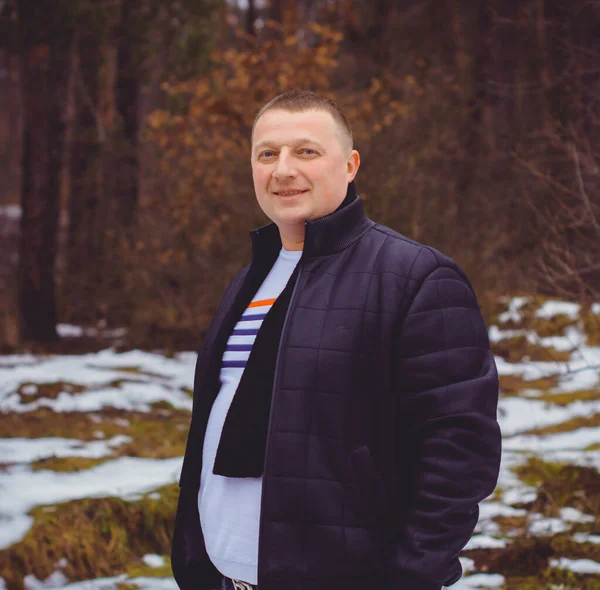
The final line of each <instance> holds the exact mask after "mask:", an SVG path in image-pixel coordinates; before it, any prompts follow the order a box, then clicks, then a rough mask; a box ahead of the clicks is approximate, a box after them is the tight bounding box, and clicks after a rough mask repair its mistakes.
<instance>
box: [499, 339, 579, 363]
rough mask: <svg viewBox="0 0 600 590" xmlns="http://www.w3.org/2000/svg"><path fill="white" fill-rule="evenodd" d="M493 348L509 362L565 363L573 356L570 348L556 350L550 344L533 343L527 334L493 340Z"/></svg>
mask: <svg viewBox="0 0 600 590" xmlns="http://www.w3.org/2000/svg"><path fill="white" fill-rule="evenodd" d="M491 348H492V351H493V352H494V354H496V355H498V356H501V357H502V358H503V359H504V360H506V361H507V362H509V363H518V362H521V361H522V360H529V361H535V362H561V363H564V362H567V361H568V360H569V359H570V358H571V353H570V352H569V351H568V350H556V349H555V348H552V347H550V346H541V345H539V344H532V343H531V342H529V341H528V340H527V338H526V337H525V336H513V337H511V338H504V339H503V340H500V341H499V342H492V343H491Z"/></svg>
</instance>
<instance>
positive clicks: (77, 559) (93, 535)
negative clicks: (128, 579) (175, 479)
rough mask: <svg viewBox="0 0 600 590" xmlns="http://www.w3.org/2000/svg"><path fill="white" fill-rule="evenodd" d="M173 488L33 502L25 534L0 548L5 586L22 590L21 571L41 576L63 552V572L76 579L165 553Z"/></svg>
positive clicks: (110, 573)
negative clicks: (131, 495) (132, 496)
mask: <svg viewBox="0 0 600 590" xmlns="http://www.w3.org/2000/svg"><path fill="white" fill-rule="evenodd" d="M157 493H158V495H157V496H156V494H157ZM178 493H179V488H178V486H177V485H176V484H173V485H170V486H165V487H163V488H159V489H158V490H155V491H154V492H153V493H152V494H151V495H150V494H146V495H145V496H143V497H142V498H141V499H139V500H136V501H133V502H127V501H125V500H123V499H121V498H115V497H107V498H86V499H82V500H76V501H73V502H66V503H64V504H58V505H56V506H46V507H37V508H35V509H34V510H32V511H31V512H30V514H31V515H32V516H33V518H34V525H33V527H32V528H31V529H30V530H29V531H28V532H27V534H26V535H25V537H24V538H23V539H22V540H21V541H20V542H18V543H16V544H14V545H12V546H11V547H10V548H8V549H4V550H2V551H0V577H3V578H4V580H5V582H6V586H7V588H8V590H22V589H23V577H24V576H25V575H26V574H29V573H31V574H34V575H35V576H36V577H37V578H38V579H45V578H47V577H48V576H49V575H50V574H51V573H52V571H54V569H55V563H56V561H58V559H60V558H62V557H64V558H66V560H67V565H66V566H65V567H64V568H62V571H63V573H64V574H65V576H66V577H67V579H68V580H70V581H75V580H87V579H93V578H98V577H105V576H113V575H117V574H119V573H122V572H124V571H126V570H127V568H130V567H131V566H132V563H133V564H135V563H139V562H140V556H141V555H145V554H146V553H156V554H159V555H167V554H169V553H170V543H171V537H172V532H173V531H172V526H173V521H174V517H175V509H176V505H177V498H178ZM151 496H152V497H151Z"/></svg>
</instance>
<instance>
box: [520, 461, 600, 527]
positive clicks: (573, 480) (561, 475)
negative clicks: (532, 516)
mask: <svg viewBox="0 0 600 590" xmlns="http://www.w3.org/2000/svg"><path fill="white" fill-rule="evenodd" d="M514 471H515V473H516V474H517V476H518V477H519V478H520V479H521V480H522V481H523V482H525V483H526V484H528V485H532V486H536V487H537V489H538V493H537V498H536V499H535V501H534V502H533V504H532V506H531V508H532V510H533V511H534V512H539V513H541V514H543V515H545V516H555V517H556V516H559V510H560V508H563V507H567V506H572V507H574V508H577V509H578V510H581V511H582V512H585V513H587V514H600V473H598V471H596V470H595V469H593V468H591V467H578V466H576V465H568V464H561V463H549V462H547V461H543V460H542V459H538V458H537V457H532V458H530V459H529V460H528V462H527V463H526V464H525V465H521V466H519V467H516V468H515V469H514Z"/></svg>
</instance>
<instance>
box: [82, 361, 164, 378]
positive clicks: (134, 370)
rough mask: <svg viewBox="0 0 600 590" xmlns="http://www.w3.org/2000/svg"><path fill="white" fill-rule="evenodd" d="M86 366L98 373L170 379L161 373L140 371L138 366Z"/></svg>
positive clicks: (89, 364)
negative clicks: (106, 372) (109, 372)
mask: <svg viewBox="0 0 600 590" xmlns="http://www.w3.org/2000/svg"><path fill="white" fill-rule="evenodd" d="M87 366H88V367H91V368H93V369H97V370H100V371H111V372H118V373H134V374H136V375H143V376H144V377H152V378H155V379H163V380H169V379H170V378H171V377H170V376H169V375H163V374H161V373H155V372H153V371H147V370H146V369H142V368H141V367H138V366H123V367H110V366H104V365H94V364H92V363H87Z"/></svg>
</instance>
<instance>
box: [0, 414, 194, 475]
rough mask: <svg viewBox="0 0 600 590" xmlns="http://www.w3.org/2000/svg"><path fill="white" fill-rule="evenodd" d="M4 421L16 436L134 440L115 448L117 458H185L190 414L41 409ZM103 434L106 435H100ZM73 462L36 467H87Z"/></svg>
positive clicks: (1, 418) (0, 417)
mask: <svg viewBox="0 0 600 590" xmlns="http://www.w3.org/2000/svg"><path fill="white" fill-rule="evenodd" d="M125 418H126V420H125ZM0 421H2V424H3V425H4V426H5V428H6V430H7V431H8V432H10V433H11V435H12V436H14V437H24V438H43V437H61V438H77V439H79V440H82V441H90V440H97V439H98V438H103V439H108V438H111V437H113V436H115V435H117V434H125V435H128V436H130V437H131V438H132V439H133V440H132V441H131V442H129V443H125V444H123V445H120V446H119V447H117V448H115V449H114V453H113V455H112V456H113V457H115V456H123V455H127V456H131V457H152V458H156V459H165V458H168V457H179V456H181V455H183V453H184V451H185V443H186V440H187V433H188V428H189V424H190V413H189V412H188V411H187V410H168V409H165V408H160V409H157V410H154V411H152V412H148V413H145V412H124V411H122V410H117V409H115V408H107V409H105V410H103V411H101V412H95V413H93V414H86V413H83V412H56V413H55V412H53V411H52V410H50V409H48V408H40V409H38V410H36V411H35V412H25V413H23V414H11V413H5V414H3V413H0ZM99 433H102V435H103V436H98V435H99ZM71 459H72V458H71ZM71 459H69V460H65V461H61V460H60V459H53V460H50V459H47V460H45V461H46V463H45V465H46V467H42V462H37V464H36V468H39V469H42V468H49V467H48V466H49V465H58V466H59V468H60V467H64V469H67V470H70V469H71V468H72V467H73V466H76V465H83V462H80V463H77V462H76V461H71ZM61 464H62V465H61ZM64 469H60V470H64Z"/></svg>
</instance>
